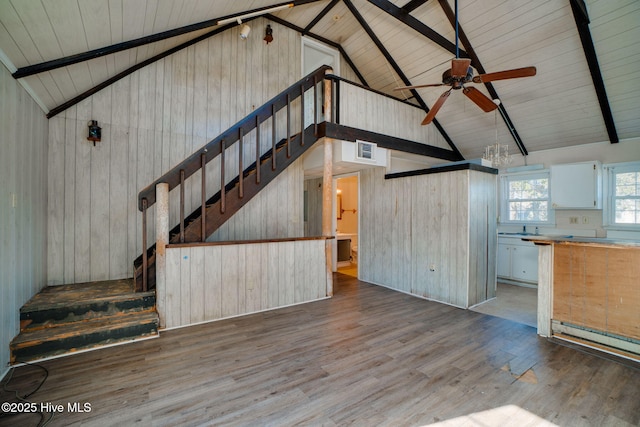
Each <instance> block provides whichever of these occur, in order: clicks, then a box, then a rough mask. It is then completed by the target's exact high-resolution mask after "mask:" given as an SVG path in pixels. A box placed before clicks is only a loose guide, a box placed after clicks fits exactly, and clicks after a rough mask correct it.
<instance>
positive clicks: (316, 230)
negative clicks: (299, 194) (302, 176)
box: [304, 178, 322, 237]
mask: <svg viewBox="0 0 640 427" xmlns="http://www.w3.org/2000/svg"><path fill="white" fill-rule="evenodd" d="M304 191H305V192H306V193H307V195H306V198H307V216H306V219H307V220H306V221H305V222H304V235H305V237H312V236H322V178H313V179H306V180H305V181H304Z"/></svg>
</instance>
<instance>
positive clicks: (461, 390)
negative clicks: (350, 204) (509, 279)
mask: <svg viewBox="0 0 640 427" xmlns="http://www.w3.org/2000/svg"><path fill="white" fill-rule="evenodd" d="M336 279H337V280H336V289H335V290H336V292H335V295H334V297H333V298H332V299H328V300H322V301H317V302H313V303H309V304H304V305H298V306H293V307H288V308H284V309H280V310H274V311H269V312H264V313H259V314H254V315H249V316H244V317H239V318H235V319H229V320H224V321H218V322H214V323H208V324H202V325H198V326H193V327H189V328H184V329H178V330H172V331H166V332H163V333H162V334H161V336H160V338H157V339H153V340H148V341H143V342H137V343H133V344H130V345H125V346H119V347H112V348H107V349H103V350H99V351H93V352H88V353H83V354H77V355H74V356H70V357H65V358H61V359H56V360H49V361H44V362H41V365H42V366H44V367H46V369H48V371H49V377H48V378H47V379H46V381H45V383H44V384H43V386H42V387H41V388H40V389H39V390H38V391H37V392H36V393H35V394H33V395H32V396H31V397H30V398H29V400H30V401H32V402H37V403H38V405H39V404H40V402H51V403H53V404H62V405H64V411H63V413H59V414H56V415H55V417H54V418H53V420H52V421H51V423H50V424H49V425H51V426H69V425H92V426H93V425H122V426H125V425H126V426H129V425H143V426H147V425H154V426H165V425H238V426H243V425H252V426H254V425H274V426H275V425H277V426H283V425H327V426H332V425H346V424H354V425H366V426H373V425H388V426H405V425H407V426H409V425H411V426H419V425H427V424H432V423H440V424H441V425H460V424H463V423H467V424H468V425H483V426H484V425H518V426H521V425H545V424H546V425H552V424H556V425H563V426H564V425H572V426H573V425H597V426H602V425H616V426H624V425H638V424H639V423H640V387H639V385H640V369H637V368H634V367H629V366H624V365H622V364H618V363H615V362H612V361H609V360H604V359H602V358H599V357H596V356H593V355H589V354H586V353H583V352H579V351H577V350H574V349H571V348H568V347H565V346H561V345H558V344H555V343H551V342H549V341H547V340H545V339H543V338H540V337H538V336H537V335H536V333H535V329H534V328H532V327H529V326H526V325H522V324H518V323H515V322H512V321H509V320H505V319H500V318H497V317H492V316H489V315H485V314H481V313H476V312H473V311H469V310H461V309H458V308H454V307H451V306H447V305H444V304H439V303H434V302H430V301H425V300H421V299H418V298H414V297H411V296H408V295H405V294H401V293H398V292H395V291H392V290H389V289H385V288H382V287H377V286H372V285H369V284H366V283H363V282H359V281H358V280H357V279H354V278H351V277H348V276H344V275H340V274H339V275H337V278H336ZM42 377H43V374H42V372H41V370H40V369H39V368H37V367H33V366H22V367H19V368H17V369H15V372H14V374H13V378H12V379H11V381H10V382H9V384H8V386H7V387H8V388H9V389H17V390H19V392H20V394H26V393H28V392H29V391H31V390H33V389H34V388H35V387H36V386H37V385H38V383H39V381H40V380H41V379H42ZM3 385H4V381H3ZM0 400H2V401H15V398H14V397H13V394H9V393H8V392H6V391H2V399H0ZM74 402H79V403H81V404H83V403H90V405H91V411H90V412H84V413H70V412H69V411H68V410H67V409H68V408H67V405H68V403H74ZM46 415H47V416H48V414H46ZM38 420H39V416H38V415H37V414H30V415H22V416H19V417H11V418H0V425H12V426H15V425H36V424H37V423H38Z"/></svg>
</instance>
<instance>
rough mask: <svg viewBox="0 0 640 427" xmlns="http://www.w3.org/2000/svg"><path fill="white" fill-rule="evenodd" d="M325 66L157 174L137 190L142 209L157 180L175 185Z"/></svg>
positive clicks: (152, 201) (297, 93) (305, 85)
mask: <svg viewBox="0 0 640 427" xmlns="http://www.w3.org/2000/svg"><path fill="white" fill-rule="evenodd" d="M328 69H331V67H329V66H326V65H323V66H321V67H319V68H318V69H316V70H315V71H313V72H312V73H310V74H308V75H307V76H305V77H303V78H302V79H301V80H299V81H298V82H296V83H294V84H293V85H291V86H289V87H288V88H287V89H285V90H284V91H282V92H280V93H279V94H278V95H276V96H275V97H273V98H272V99H271V100H269V101H267V102H266V103H265V104H263V105H262V106H260V107H258V108H257V109H256V110H254V111H253V112H252V113H250V114H249V115H248V116H246V117H245V118H244V119H242V120H240V121H239V122H238V123H236V124H235V125H233V126H232V127H230V128H229V129H227V130H226V131H225V132H223V133H221V134H220V135H219V136H217V137H216V138H214V139H213V140H211V141H210V142H208V143H207V144H206V145H204V146H203V147H201V148H200V149H199V150H198V151H196V152H194V153H193V154H191V155H190V156H189V157H187V158H186V159H185V160H183V161H182V162H180V163H179V164H177V165H176V166H174V167H173V168H172V169H171V170H170V171H168V172H167V173H165V174H164V175H162V176H161V177H160V178H158V179H156V180H155V181H154V182H153V183H152V184H150V185H148V186H147V187H145V188H144V189H143V190H142V191H140V193H138V209H139V210H140V211H142V210H143V201H144V200H146V208H147V209H148V208H149V207H151V206H152V205H153V204H155V202H156V194H155V191H156V185H157V184H159V183H167V184H169V191H171V190H172V189H174V188H175V187H177V186H178V185H179V184H180V182H181V177H182V179H187V178H189V177H190V176H191V175H193V174H194V173H196V172H197V171H198V170H200V168H201V166H202V161H204V163H205V164H206V163H209V162H210V161H211V160H213V159H215V158H216V157H217V156H218V155H220V154H221V153H222V152H223V150H222V147H223V146H224V149H225V150H226V149H227V148H229V147H230V146H231V145H233V144H234V143H235V142H237V141H238V140H239V135H240V132H242V134H244V135H246V134H248V133H249V132H250V131H252V130H253V129H255V128H256V127H258V126H259V125H260V124H261V123H263V122H265V121H266V120H268V119H269V118H271V116H272V115H273V113H274V112H277V111H279V110H280V109H282V108H284V107H286V106H287V102H288V101H287V100H288V99H294V98H297V97H298V96H301V95H302V94H303V93H304V92H305V91H306V90H307V89H310V88H312V87H314V85H315V84H317V83H319V82H320V81H321V80H322V79H324V78H325V71H326V70H328ZM316 121H317V120H316Z"/></svg>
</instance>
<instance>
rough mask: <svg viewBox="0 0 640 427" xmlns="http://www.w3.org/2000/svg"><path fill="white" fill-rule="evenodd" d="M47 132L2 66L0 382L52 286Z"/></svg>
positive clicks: (37, 109) (45, 124)
mask: <svg viewBox="0 0 640 427" xmlns="http://www.w3.org/2000/svg"><path fill="white" fill-rule="evenodd" d="M47 134H48V122H47V119H46V117H45V115H44V112H43V111H42V110H41V109H40V107H38V105H37V104H36V103H35V102H34V101H33V99H31V97H30V96H29V95H28V94H27V92H26V91H25V90H24V89H23V88H22V87H21V86H20V85H19V84H18V83H17V82H16V81H15V80H14V79H13V77H11V73H10V72H9V70H7V69H6V68H5V67H4V66H3V65H1V64H0V183H1V184H0V378H2V377H4V374H5V369H6V367H7V366H8V362H9V342H10V341H11V340H12V339H13V337H14V336H15V335H17V334H18V331H19V326H20V321H19V319H20V315H19V310H20V307H21V306H22V305H23V304H24V303H25V302H27V301H28V300H29V299H30V298H31V297H32V296H33V295H34V294H36V293H37V292H38V291H39V290H40V289H42V287H43V286H44V285H45V284H46V273H47V267H46V266H47V151H48V147H47ZM49 185H50V186H51V185H53V183H51V182H49ZM56 202H57V201H56V200H54V201H53V203H54V204H55V203H56Z"/></svg>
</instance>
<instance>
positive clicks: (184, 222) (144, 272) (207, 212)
mask: <svg viewBox="0 0 640 427" xmlns="http://www.w3.org/2000/svg"><path fill="white" fill-rule="evenodd" d="M328 69H330V68H329V67H326V66H323V67H320V68H318V69H317V70H316V71H314V72H313V73H311V74H309V75H308V76H306V77H305V78H303V79H302V80H300V81H299V82H297V83H295V84H294V85H292V86H290V87H289V88H288V89H286V90H284V91H283V92H281V93H280V94H279V95H277V96H276V97H275V98H273V99H271V100H270V101H268V102H267V103H265V104H264V105H262V106H261V107H259V108H258V109H256V110H255V111H254V112H252V113H251V114H249V115H248V116H247V117H245V118H244V119H243V120H241V121H240V122H238V123H236V124H235V125H234V126H232V127H231V128H230V129H228V130H227V131H225V132H223V133H222V134H221V135H219V136H218V137H217V138H215V139H214V140H212V141H210V142H209V143H208V144H206V145H205V146H204V147H202V148H201V149H200V150H199V151H197V152H195V153H193V154H192V155H191V156H189V157H188V158H187V159H185V160H184V161H183V162H181V163H180V164H178V165H176V166H175V167H174V168H173V169H171V170H170V171H168V172H167V173H165V174H164V175H163V176H162V177H160V178H158V179H157V180H156V181H154V182H153V183H152V184H151V185H149V186H148V187H146V188H145V189H143V190H142V191H141V192H140V194H139V195H138V200H139V209H140V210H141V211H142V214H143V221H142V223H143V239H142V240H143V247H146V248H147V250H146V252H143V254H142V255H140V256H139V257H138V258H137V259H136V260H135V261H134V280H135V284H136V289H137V290H139V291H145V290H148V289H153V288H154V287H155V243H154V244H151V245H149V244H147V237H146V222H147V220H146V212H147V209H148V208H149V207H150V206H151V205H153V204H154V203H155V201H156V200H155V191H156V185H157V184H160V183H166V184H168V185H169V190H171V189H173V188H176V187H178V188H179V189H180V191H181V200H180V212H181V214H180V219H179V220H178V225H176V226H175V227H174V228H173V229H172V230H171V231H170V233H169V244H171V243H193V242H204V241H205V240H206V238H207V237H208V236H210V235H211V234H212V233H213V232H215V231H216V230H217V229H218V228H219V227H220V226H221V225H222V224H224V223H225V222H226V221H227V220H229V218H231V217H232V216H233V215H234V214H235V213H236V212H238V210H240V208H242V207H243V206H244V205H246V204H247V203H248V202H249V201H250V200H251V199H252V198H253V197H254V196H255V195H256V194H258V193H259V192H260V191H261V190H262V189H263V188H265V187H266V186H267V185H268V184H269V183H270V182H271V181H273V180H274V179H275V178H276V177H277V176H278V175H279V174H280V173H281V172H283V171H284V170H285V169H286V168H287V167H289V165H291V164H292V163H293V162H294V161H295V160H297V159H298V158H299V157H300V156H301V155H302V154H303V153H304V152H305V151H306V150H307V149H309V148H310V147H311V146H312V145H313V144H314V143H315V142H316V141H317V140H318V139H319V138H320V136H321V135H320V133H321V132H319V124H318V123H317V117H316V116H317V114H316V111H315V110H314V112H313V113H314V123H313V124H311V125H310V126H308V127H307V128H303V126H302V125H301V128H300V130H299V132H298V133H296V134H293V133H292V132H291V121H292V120H291V116H292V114H295V113H292V111H291V103H292V102H293V101H294V100H296V99H300V114H299V116H298V118H299V121H300V123H303V120H304V117H305V112H304V102H303V101H302V98H303V97H304V94H305V91H307V90H312V91H313V94H314V100H317V96H318V92H319V91H318V89H317V88H318V84H319V83H320V82H321V81H322V79H323V78H324V74H325V71H326V70H328ZM314 105H316V102H314ZM284 109H286V114H283V115H282V116H285V117H286V129H287V131H286V133H287V136H286V137H285V138H282V139H280V140H279V142H276V141H277V138H276V129H277V128H278V126H277V122H276V113H277V112H278V111H280V110H284ZM267 121H269V122H271V130H272V134H271V136H270V138H268V139H270V146H271V148H270V149H269V150H267V151H266V152H265V153H258V152H257V153H255V155H254V157H253V158H254V159H258V160H256V161H254V162H253V163H252V164H251V165H250V166H249V167H246V168H245V167H244V165H243V163H242V162H243V157H244V156H243V154H242V153H243V147H244V137H245V136H246V135H248V134H249V133H251V132H254V133H255V139H256V144H255V145H256V148H257V149H258V150H259V149H260V145H261V144H260V141H261V140H263V139H264V137H265V136H261V124H262V123H264V122H267ZM267 137H268V135H267ZM236 143H237V144H238V152H239V155H238V159H239V164H238V170H240V171H242V173H240V174H239V175H238V176H236V177H235V178H233V179H232V180H231V181H229V182H227V180H226V179H225V170H224V166H223V165H224V164H225V160H224V158H225V153H226V150H228V149H229V148H230V147H231V146H232V145H233V144H236ZM215 158H219V159H220V165H221V167H220V169H221V182H222V183H225V182H227V183H226V184H224V185H221V188H220V190H219V191H218V192H217V193H216V194H214V195H213V196H212V197H210V198H209V199H206V197H205V194H206V188H205V187H206V185H205V178H204V171H205V166H206V164H207V163H208V162H210V161H211V160H213V159H215ZM197 171H201V176H202V185H201V192H202V202H203V203H202V205H201V206H200V207H199V208H197V209H196V210H194V211H193V212H192V213H191V214H190V215H188V216H186V217H185V216H184V213H183V212H184V199H183V192H184V184H185V180H186V179H187V178H189V177H190V176H192V175H193V174H194V173H195V172H197ZM145 266H146V267H145Z"/></svg>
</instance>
